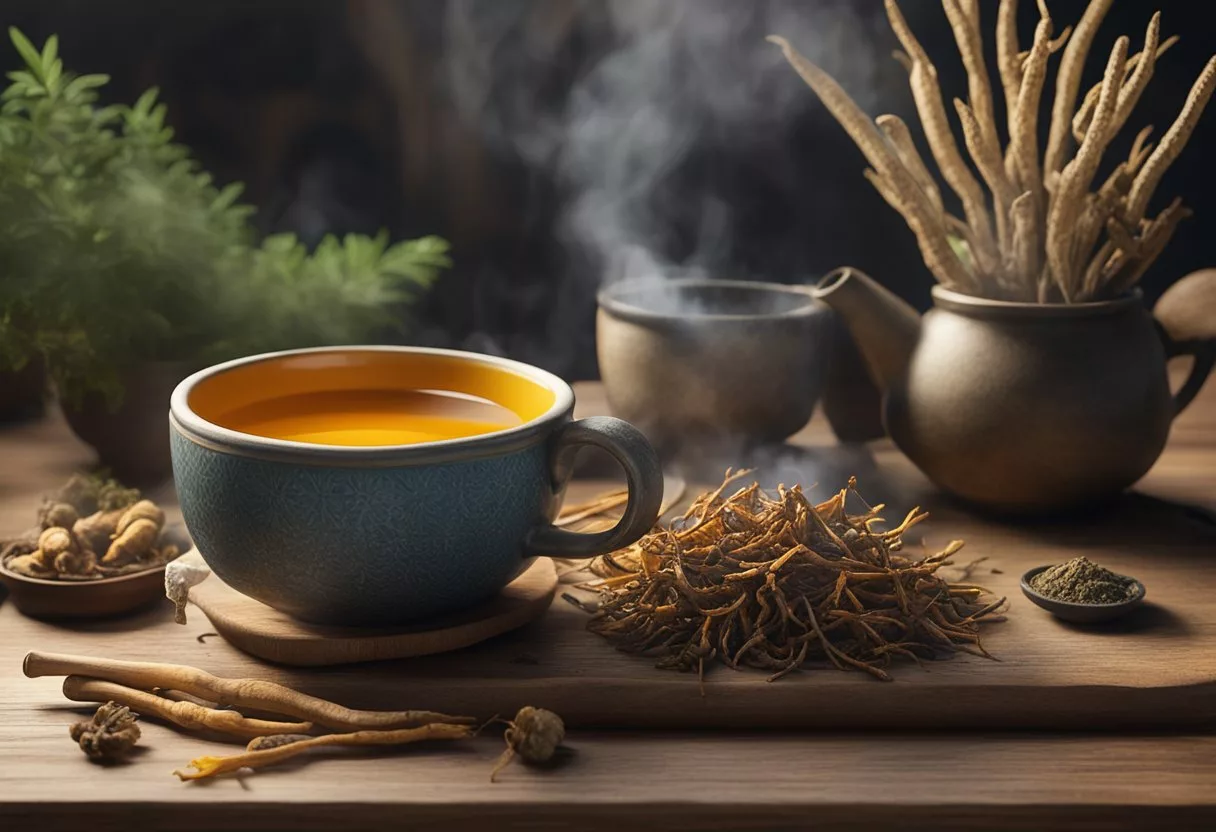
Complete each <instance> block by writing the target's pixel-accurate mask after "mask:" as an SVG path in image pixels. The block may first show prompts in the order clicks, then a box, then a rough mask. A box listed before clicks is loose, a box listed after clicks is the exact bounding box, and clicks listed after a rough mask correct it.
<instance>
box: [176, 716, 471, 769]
mask: <svg viewBox="0 0 1216 832" xmlns="http://www.w3.org/2000/svg"><path fill="white" fill-rule="evenodd" d="M475 734H476V731H475V729H474V728H473V727H472V726H469V725H451V724H447V723H442V722H435V723H431V724H428V725H422V726H419V727H417V728H400V729H397V730H393V731H374V730H373V731H355V732H353V733H349V734H325V735H323V736H319V737H303V738H301V737H298V736H295V735H288V737H287V738H286V739H288V740H289V741H288V742H285V743H283V744H282V745H278V744H276V743H275V742H274V741H273V738H260V739H255V740H254V741H253V742H251V743H250V747H251V748H252V749H254V750H248V749H247V750H246V751H245V752H244V753H242V754H233V755H231V756H228V757H210V756H208V757H196V758H195V759H193V760H191V761H190V768H193V769H194V771H183V770H180V769H179V770H177V771H175V772H173V773H174V774H175V775H177V777H178V778H179V779H181V780H203V779H206V778H208V777H215V776H217V775H220V774H227V773H229V772H233V771H238V770H240V769H242V768H264V767H265V766H270V765H275V764H276V763H281V762H283V761H285V760H290V759H291V758H292V757H295V756H298V755H300V754H302V753H304V752H305V751H309V750H311V749H313V748H323V747H326V746H335V745H343V746H364V747H366V746H384V745H406V744H408V743H414V742H422V741H424V740H460V739H467V738H468V737H472V736H474V735H475ZM268 740H269V741H268ZM259 749H260V750H259Z"/></svg>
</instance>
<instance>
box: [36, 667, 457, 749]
mask: <svg viewBox="0 0 1216 832" xmlns="http://www.w3.org/2000/svg"><path fill="white" fill-rule="evenodd" d="M22 668H23V670H24V672H25V675H26V676H28V677H30V678H35V677H38V676H73V675H76V676H88V677H91V678H94V679H103V680H106V681H109V682H117V683H118V684H120V685H127V686H129V687H134V688H139V689H142V690H151V689H153V688H172V689H174V690H179V691H183V692H185V693H188V694H191V695H193V696H198V697H201V698H202V699H205V700H208V701H211V702H216V703H219V704H221V705H235V706H237V707H244V708H250V709H252V710H255V711H262V712H266V713H272V714H283V715H286V716H291V717H295V718H296V719H302V720H307V721H309V722H314V723H316V724H318V725H324V726H325V727H327V728H334V729H338V730H358V729H391V728H401V727H405V726H417V725H427V724H431V723H450V724H462V725H468V724H471V723H473V722H474V721H475V720H473V719H472V718H471V717H461V716H449V715H447V714H440V713H434V712H432V711H358V710H352V709H351V708H346V707H343V706H342V705H339V704H337V703H335V702H329V701H327V700H325V699H318V698H317V697H315V696H309V695H308V694H304V693H300V692H298V691H294V690H292V689H291V688H287V687H284V686H283V685H279V684H275V683H274V682H267V681H263V680H261V679H221V678H219V677H218V676H212V675H211V674H210V673H207V672H205V671H202V670H199V669H197V668H194V667H186V666H185V665H175V664H159V663H154V662H127V661H119V660H116V659H93V658H90V657H88V656H71V655H64V654H59V653H39V652H31V653H27V654H26V657H25V662H24V664H23V666H22Z"/></svg>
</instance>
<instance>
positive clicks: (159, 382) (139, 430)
mask: <svg viewBox="0 0 1216 832" xmlns="http://www.w3.org/2000/svg"><path fill="white" fill-rule="evenodd" d="M195 369H197V368H195V367H193V366H191V365H188V364H184V363H180V362H168V361H165V362H147V363H145V364H141V365H139V366H138V367H137V368H134V369H132V370H131V371H129V372H127V373H125V374H124V375H123V390H124V393H123V398H122V403H121V404H120V405H119V407H118V409H117V410H114V411H111V410H110V409H109V408H108V407H107V406H106V402H105V399H104V398H103V397H102V396H101V395H99V394H94V393H90V394H87V395H86V396H85V397H84V400H83V401H82V402H81V404H80V407H79V408H73V407H68V406H66V405H65V406H64V408H63V415H64V416H65V417H66V418H67V422H68V425H69V426H70V427H71V428H72V432H73V433H75V434H76V435H77V436H78V437H80V439H81V440H83V441H84V442H86V443H88V444H89V445H91V446H92V447H93V450H95V451H97V456H98V458H99V460H100V462H101V464H102V465H104V466H105V467H107V468H109V469H110V471H111V473H112V474H113V476H115V477H117V478H118V479H119V480H121V481H122V482H124V483H128V484H131V485H156V484H159V483H161V482H164V481H165V480H167V479H169V478H170V477H171V476H172V475H173V462H172V459H171V458H170V456H169V415H168V414H169V398H170V396H171V395H172V394H173V388H174V387H176V386H177V383H178V382H179V381H181V380H182V379H183V378H185V377H186V376H188V375H189V374H190V373H191V372H193V371H194V370H195Z"/></svg>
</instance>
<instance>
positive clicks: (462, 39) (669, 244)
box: [445, 0, 889, 294]
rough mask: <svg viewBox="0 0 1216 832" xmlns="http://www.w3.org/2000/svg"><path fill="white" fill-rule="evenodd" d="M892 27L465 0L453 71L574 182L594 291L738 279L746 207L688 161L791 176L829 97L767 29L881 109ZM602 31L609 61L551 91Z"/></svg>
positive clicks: (477, 101)
mask: <svg viewBox="0 0 1216 832" xmlns="http://www.w3.org/2000/svg"><path fill="white" fill-rule="evenodd" d="M863 5H864V8H858V7H859V6H863ZM884 26H885V21H884V20H883V19H882V9H881V6H880V5H879V4H877V3H874V4H858V3H852V2H842V0H835V1H834V2H806V1H805V0H602V2H591V1H590V0H581V2H576V1H575V0H569V1H568V2H559V1H558V0H550V2H529V0H455V1H454V2H451V3H450V4H449V5H448V16H447V21H446V25H445V32H446V33H447V43H446V55H447V58H446V60H447V64H446V75H447V80H448V83H449V85H450V93H451V95H452V97H453V99H454V101H455V102H456V104H457V107H458V108H459V109H460V111H461V113H462V114H463V116H464V117H465V118H466V119H469V120H470V121H473V122H475V123H476V124H477V125H478V128H479V130H480V131H481V132H482V134H483V135H484V136H485V137H486V138H487V139H488V140H489V141H491V142H492V143H496V144H498V145H500V146H502V145H505V146H507V147H509V148H511V149H512V150H513V151H514V152H515V153H517V154H518V155H519V156H520V157H521V158H522V159H524V160H525V162H526V163H527V164H528V165H529V166H531V167H532V168H533V169H537V170H542V171H544V172H546V173H547V174H549V175H551V176H553V177H554V178H555V179H556V180H557V181H558V182H559V183H560V186H561V187H562V189H563V190H564V191H565V193H566V196H567V200H566V207H565V210H564V212H563V214H562V216H561V218H560V220H559V227H558V233H559V235H560V238H561V240H562V242H563V244H564V245H565V247H566V248H567V251H568V252H569V253H570V255H571V256H572V257H573V259H574V261H575V262H576V263H580V264H582V267H581V268H575V269H573V270H572V271H573V273H574V277H575V278H576V279H579V280H582V281H586V282H590V283H591V284H592V285H591V287H588V288H594V286H596V285H599V284H601V283H603V282H605V281H612V280H616V279H619V278H628V277H653V276H656V275H668V274H672V273H677V272H678V273H680V274H683V275H689V274H691V275H696V274H701V273H709V274H712V275H713V276H721V277H725V276H738V275H735V274H733V273H732V272H733V270H734V268H735V267H736V266H735V264H734V263H733V262H732V250H733V241H732V229H733V227H734V222H733V220H734V216H733V214H734V211H735V210H736V209H735V207H734V206H732V205H730V204H728V202H727V201H726V200H725V199H724V198H723V197H722V196H721V195H719V194H718V193H717V192H716V188H715V184H714V181H713V175H712V173H713V171H712V170H709V171H705V170H702V171H697V172H696V175H692V174H689V175H686V176H682V175H681V169H682V166H685V165H689V164H690V163H692V162H695V161H696V156H697V153H698V151H699V150H701V149H703V148H705V147H713V148H726V149H728V150H734V149H739V150H750V152H757V151H758V152H761V153H765V154H767V155H768V157H769V158H770V159H771V164H772V165H773V166H774V167H775V168H776V170H777V175H780V173H781V168H782V167H783V166H785V167H786V168H788V167H789V155H790V153H791V150H792V149H791V148H790V147H789V141H788V135H789V129H788V128H789V126H790V123H791V122H792V119H793V118H794V117H795V116H797V115H798V114H799V113H800V112H802V111H804V110H805V109H806V108H809V107H815V106H817V104H816V102H815V100H814V97H813V96H811V95H808V94H807V91H806V89H805V87H804V86H803V85H802V83H801V82H800V81H799V80H798V79H797V77H796V76H795V75H794V74H793V73H792V72H790V70H789V68H788V66H786V64H785V62H784V61H783V60H782V58H781V55H780V53H779V52H778V51H777V50H776V49H774V48H773V47H772V46H771V45H769V44H767V43H765V42H764V36H765V35H766V34H768V33H770V32H780V33H782V34H784V35H785V36H787V37H788V38H790V39H791V40H792V41H793V42H794V43H796V44H798V46H799V48H800V49H802V50H804V52H805V53H806V54H807V55H808V56H809V57H811V58H812V60H814V61H815V62H816V63H818V64H820V65H821V66H824V67H825V68H826V69H828V71H830V72H831V73H833V75H835V76H836V77H837V78H839V79H841V81H842V83H844V84H845V86H846V87H847V88H848V89H849V90H850V91H851V92H852V93H853V94H854V95H855V96H857V98H858V101H859V103H861V104H862V106H872V105H873V104H874V102H875V99H876V98H877V95H878V87H879V83H880V75H879V73H878V71H877V67H878V65H879V61H888V62H889V56H887V55H885V54H882V55H879V54H876V50H877V47H876V44H885V43H886V41H885V40H884V39H883V38H882V37H875V32H877V31H882V30H883V27H884ZM597 38H598V39H600V40H604V41H605V42H604V43H602V44H600V49H599V55H598V57H593V58H592V59H591V60H590V61H589V63H588V65H585V66H581V67H578V68H577V69H576V72H577V74H576V80H575V81H574V83H573V85H572V86H571V87H569V88H568V89H567V90H565V91H564V92H565V94H564V95H563V94H560V93H557V94H555V93H553V92H552V91H551V90H549V89H547V88H546V85H547V83H548V82H550V81H551V75H552V67H553V66H554V65H555V63H560V61H561V60H562V59H563V57H568V55H567V53H566V52H565V50H566V49H567V47H568V45H569V43H570V42H571V41H574V42H577V43H578V44H579V45H580V46H585V45H586V42H587V41H588V40H589V39H591V40H594V39H597ZM581 51H587V50H581ZM804 184H806V185H808V186H809V185H811V184H812V183H804ZM581 294H586V290H584V292H583V293H581Z"/></svg>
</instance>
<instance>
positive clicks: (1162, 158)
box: [1127, 55, 1216, 223]
mask: <svg viewBox="0 0 1216 832" xmlns="http://www.w3.org/2000/svg"><path fill="white" fill-rule="evenodd" d="M1214 90H1216V55H1214V56H1212V58H1211V59H1209V60H1208V62H1207V65H1206V66H1205V67H1204V68H1203V72H1201V73H1200V74H1199V77H1198V78H1197V79H1196V80H1195V85H1194V86H1193V87H1191V91H1190V93H1189V94H1188V95H1187V97H1186V103H1185V104H1184V105H1183V107H1182V112H1181V113H1179V114H1178V118H1177V119H1175V120H1174V123H1173V124H1171V125H1170V129H1169V130H1167V131H1166V133H1165V135H1164V136H1162V137H1161V141H1160V142H1159V143H1158V144H1157V149H1156V150H1154V151H1153V153H1152V155H1151V156H1149V157H1148V161H1147V162H1145V163H1144V167H1143V168H1141V170H1140V172H1139V173H1138V174H1137V175H1136V179H1135V181H1134V182H1133V183H1132V189H1131V193H1129V194H1128V197H1127V217H1128V220H1129V221H1130V222H1133V223H1135V222H1139V221H1140V220H1141V219H1143V218H1144V214H1145V212H1146V211H1147V210H1148V203H1149V200H1150V199H1152V198H1153V192H1154V191H1156V190H1157V185H1158V184H1159V183H1160V182H1161V177H1162V176H1164V175H1165V172H1166V171H1167V170H1169V167H1170V165H1172V164H1173V163H1174V160H1175V159H1177V158H1178V155H1179V154H1180V153H1182V148H1183V146H1184V145H1186V143H1187V141H1188V140H1189V139H1190V138H1191V133H1193V132H1195V125H1197V124H1198V123H1199V117H1200V116H1201V115H1203V110H1204V108H1205V107H1206V106H1207V104H1208V101H1210V100H1211V98H1212V92H1213V91H1214Z"/></svg>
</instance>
